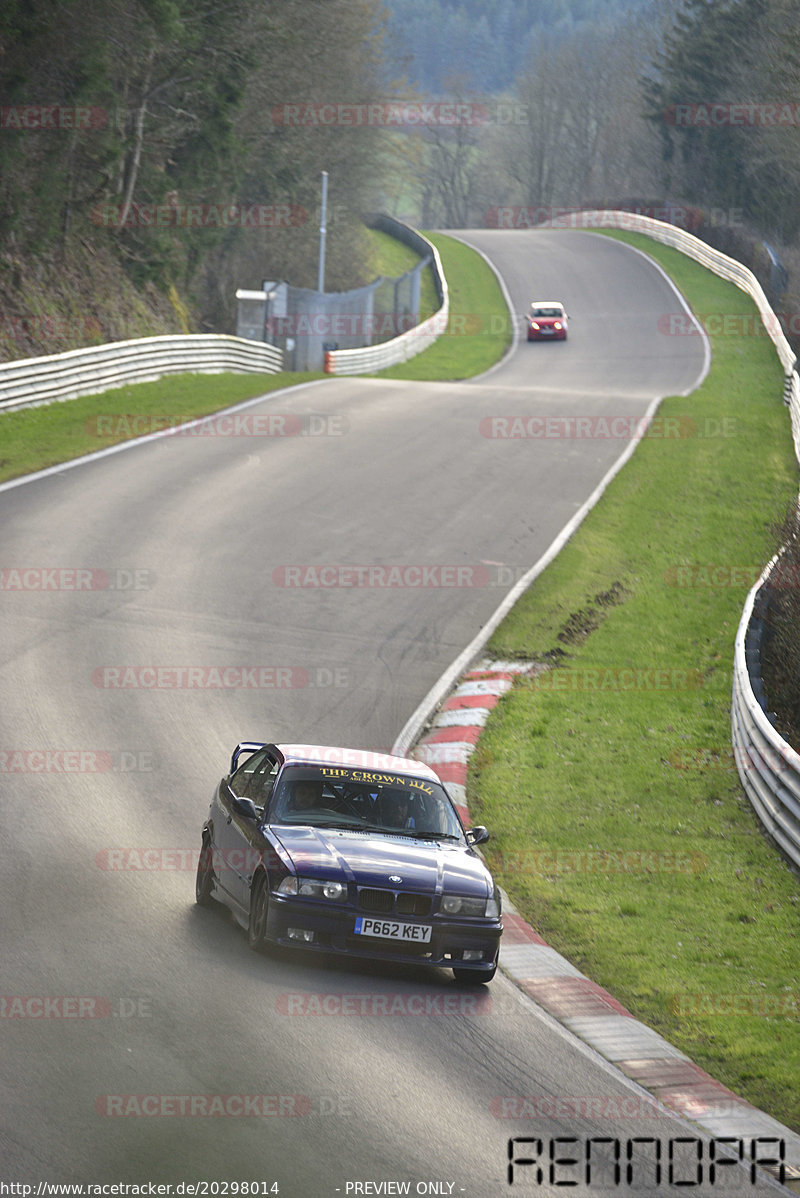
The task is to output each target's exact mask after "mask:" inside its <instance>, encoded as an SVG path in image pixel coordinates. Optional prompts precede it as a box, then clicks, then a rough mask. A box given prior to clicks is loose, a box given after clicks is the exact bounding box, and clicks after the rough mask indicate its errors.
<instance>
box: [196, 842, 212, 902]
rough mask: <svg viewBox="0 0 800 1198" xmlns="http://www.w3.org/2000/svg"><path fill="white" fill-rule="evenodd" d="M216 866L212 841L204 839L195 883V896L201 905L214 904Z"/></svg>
mask: <svg viewBox="0 0 800 1198" xmlns="http://www.w3.org/2000/svg"><path fill="white" fill-rule="evenodd" d="M213 893H214V866H213V864H212V852H211V843H210V841H208V840H204V841H203V847H202V848H201V849H200V860H199V861H198V862H197V875H196V877H195V883H194V897H195V900H196V901H197V902H198V903H199V904H200V906H201V907H210V906H212V904H213V902H214V900H213V898H212V897H211V896H212V894H213Z"/></svg>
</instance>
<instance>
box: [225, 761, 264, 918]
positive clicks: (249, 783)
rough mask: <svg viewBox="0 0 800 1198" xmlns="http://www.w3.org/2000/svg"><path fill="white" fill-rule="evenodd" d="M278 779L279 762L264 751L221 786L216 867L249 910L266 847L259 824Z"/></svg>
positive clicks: (233, 894) (227, 888) (231, 893)
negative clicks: (257, 871) (252, 883)
mask: <svg viewBox="0 0 800 1198" xmlns="http://www.w3.org/2000/svg"><path fill="white" fill-rule="evenodd" d="M277 776H278V762H277V760H276V759H275V757H274V756H272V755H271V754H270V753H268V752H267V751H266V750H263V749H262V750H260V751H259V752H257V753H254V754H253V755H252V756H251V757H248V759H247V760H246V761H245V762H244V764H243V765H241V766H239V768H238V769H237V770H236V772H235V773H234V774H232V775H231V776H230V777H229V778H227V779H224V780H223V781H222V782H221V783H220V788H219V792H218V804H219V809H220V810H219V818H218V820H215V826H214V841H215V846H216V848H217V854H216V857H215V868H216V872H217V877H218V878H219V882H220V885H221V886H222V887H223V888H224V890H225V891H226V892H227V894H228V895H229V896H230V897H231V898H232V899H233V900H234V902H235V903H237V904H238V906H240V907H242V908H244V909H245V910H247V909H248V908H249V905H250V881H251V879H252V876H253V873H254V872H255V868H256V865H257V864H258V861H259V860H260V854H261V848H262V846H263V844H264V839H263V837H262V835H261V833H260V831H259V825H260V823H261V818H262V817H263V814H264V810H265V808H266V805H267V803H268V801H269V796H270V795H271V793H272V788H273V786H274V785H275V779H276V778H277ZM253 808H255V816H256V818H253Z"/></svg>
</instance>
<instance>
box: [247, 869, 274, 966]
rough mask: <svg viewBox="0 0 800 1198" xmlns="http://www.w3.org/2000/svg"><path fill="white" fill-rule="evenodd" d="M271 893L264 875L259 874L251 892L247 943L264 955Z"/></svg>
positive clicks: (255, 951)
mask: <svg viewBox="0 0 800 1198" xmlns="http://www.w3.org/2000/svg"><path fill="white" fill-rule="evenodd" d="M268 912H269V891H268V889H267V879H266V876H265V875H264V874H258V875H257V877H256V880H255V882H254V883H253V889H252V890H251V891H250V919H249V921H248V924H247V943H248V944H249V946H250V948H251V949H252V950H253V952H254V953H263V952H264V951H265V949H266V947H267V914H268Z"/></svg>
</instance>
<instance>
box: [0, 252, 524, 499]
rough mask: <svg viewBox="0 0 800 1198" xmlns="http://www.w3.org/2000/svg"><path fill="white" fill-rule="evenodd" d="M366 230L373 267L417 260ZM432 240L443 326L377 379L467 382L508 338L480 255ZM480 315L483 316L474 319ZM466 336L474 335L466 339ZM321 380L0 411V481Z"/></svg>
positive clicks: (174, 383)
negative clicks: (445, 315)
mask: <svg viewBox="0 0 800 1198" xmlns="http://www.w3.org/2000/svg"><path fill="white" fill-rule="evenodd" d="M369 233H370V237H371V239H372V242H373V247H374V260H373V268H374V269H375V271H376V272H377V273H380V274H385V275H387V276H388V275H397V274H402V273H403V272H404V271H406V270H408V269H409V267H410V266H413V265H414V262H415V261H417V256H416V254H414V253H413V251H412V250H410V249H408V247H406V246H405V245H403V244H402V243H401V242H398V241H396V240H395V239H394V238H392V237H389V236H388V235H387V234H383V233H379V232H377V231H376V230H369ZM431 240H435V241H436V245H437V248H438V249H439V252H440V253H441V254H442V256H443V265H444V269H445V274H446V276H447V280H448V284H449V286H450V289H451V304H452V307H451V311H452V313H453V315H452V316H451V323H450V330H449V332H448V334H445V335H444V336H442V337H440V338H439V341H438V342H437V343H436V344H435V345H434V346H433V347H432V348H431V349H429V350H427V351H425V352H424V353H422V354H420V355H418V357H417V358H415V359H413V361H412V362H409V363H407V364H406V365H405V366H402V367H396V368H394V370H391V371H384V372H383V374H384V376H390V377H395V378H416V379H446V378H468V377H470V376H471V375H473V374H479V373H480V372H481V371H483V370H486V369H488V367H489V366H491V365H492V364H493V363H494V362H496V361H497V360H498V358H500V357H501V356H502V354H503V352H504V350H505V346H506V344H507V342H508V339H509V334H508V314H507V310H506V307H505V304H504V303H503V297H502V294H501V293H500V288H499V287H498V285H497V280H496V279H495V276H494V274H493V273H492V271H491V270H490V269H489V267H488V266H487V265H486V263H485V262H484V261H483V259H482V258H481V257H480V256H479V255H478V254H476V253H475V252H474V251H473V250H471V249H469V248H468V247H467V246H464V245H462V244H461V243H460V242H457V241H454V240H453V238H451V237H437V238H435V239H433V238H432V239H431ZM445 243H446V244H445ZM421 304H422V313H423V314H430V313H431V312H433V311H434V310H435V308H436V306H437V301H436V295H435V292H434V288H433V279H432V276H431V273H430V270H427V271H425V272H424V274H423V280H422V296H421ZM477 312H480V313H482V314H485V313H489V314H490V315H491V316H492V317H494V318H495V319H494V320H493V324H492V325H491V326H490V327H497V328H502V329H504V330H505V331H504V332H503V333H502V334H496V335H494V336H486V335H484V332H483V325H482V327H480V328H477V327H476V324H475V316H474V314H475V313H477ZM484 319H486V318H485V317H484V316H482V317H481V321H483V320H484ZM456 332H458V333H459V335H458V336H456ZM470 333H474V335H472V336H470V335H465V334H470ZM326 377H329V376H327V375H323V374H315V373H301V372H296V373H292V372H288V371H287V372H285V373H283V374H216V375H207V374H181V375H169V376H167V377H165V378H163V379H160V380H158V381H157V382H155V383H135V384H132V385H131V386H128V387H118V388H116V389H115V390H113V391H105V392H102V393H101V394H98V395H86V396H83V397H82V398H80V399H71V400H67V401H65V402H64V403H53V404H47V405H45V406H43V407H38V408H24V409H22V410H21V411H18V412H7V413H4V414H2V415H0V482H2V481H4V480H5V479H9V478H17V477H18V476H19V475H22V474H29V473H31V472H32V471H35V470H41V469H43V468H44V467H46V466H53V465H56V464H57V463H59V462H66V461H68V460H69V459H70V458H77V457H81V456H82V455H83V454H87V453H93V452H94V451H95V450H97V449H102V448H104V447H105V446H108V445H114V444H117V443H118V442H120V441H126V440H129V439H130V438H131V437H134V436H139V435H141V434H142V433H144V432H152V431H155V430H156V429H157V428H161V427H165V426H166V425H169V424H177V423H180V421H182V420H191V419H193V418H194V417H197V416H207V415H209V414H210V413H212V412H218V411H220V410H221V409H223V408H227V407H230V406H231V405H232V404H236V403H241V402H242V401H243V400H246V399H252V398H255V397H256V396H258V395H262V394H266V393H267V392H269V391H274V390H275V389H277V388H280V387H290V386H293V385H294V384H297V383H304V382H308V381H309V380H311V379H316V378H326ZM101 430H104V431H101ZM105 430H107V431H105Z"/></svg>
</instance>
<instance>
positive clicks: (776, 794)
mask: <svg viewBox="0 0 800 1198" xmlns="http://www.w3.org/2000/svg"><path fill="white" fill-rule="evenodd" d="M777 560H778V559H777V558H775V559H773V561H772V562H770V564H769V565H768V566H767V568H766V570H765V571H764V573H763V574H762V575H761V578H759V580H758V582H757V583H756V585H755V586H754V587H753V589H752V590H751V591H750V594H749V595H748V596H747V602H746V604H745V607H744V612H743V614H742V619H741V622H740V624H739V629H738V632H737V634H736V646H735V649H734V661H733V704H732V709H731V729H732V738H733V753H734V757H735V759H736V765H737V768H738V770H739V777H740V778H741V780H742V785H743V786H744V789H745V791H746V792H747V796H748V798H749V799H750V802H751V803H752V804H753V807H754V808H755V811H756V814H757V815H758V818H759V819H760V820H761V823H762V824H763V826H764V828H765V829H766V830H767V832H769V834H770V836H771V837H772V838H773V840H774V841H776V843H777V844H778V845H780V847H781V849H783V851H784V853H785V854H786V856H787V857H788V858H789V860H790V861H792V862H793V863H794V864H795V865H796V866H798V867H800V753H797V752H795V750H794V749H793V748H792V747H791V746H790V745H788V744H787V743H786V741H785V740H782V739H781V737H780V736H778V734H777V733H776V731H775V729H774V728H773V726H772V724H771V722H770V720H769V717H768V715H767V713H766V712H765V711H764V710H763V708H762V706H761V704H760V703H759V702H758V700H757V698H756V694H755V692H754V689H753V679H752V677H751V669H750V664H749V659H750V657H751V652H750V648H751V647H750V642H751V641H752V640H753V634H754V631H755V628H754V625H756V624H757V623H758V622H759V621H757V620H755V619H754V617H753V612H754V609H755V607H756V606H757V604H758V601H759V598H760V592H761V591H762V589H763V588H764V587H765V586H766V585H768V580H769V576H770V574H771V572H772V570H773V568H774V566H775V562H776V561H777ZM759 648H760V646H759V645H753V647H752V655H753V656H757V654H758V650H759ZM759 675H760V672H759ZM757 685H758V689H760V676H759V682H758V684H757Z"/></svg>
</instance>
